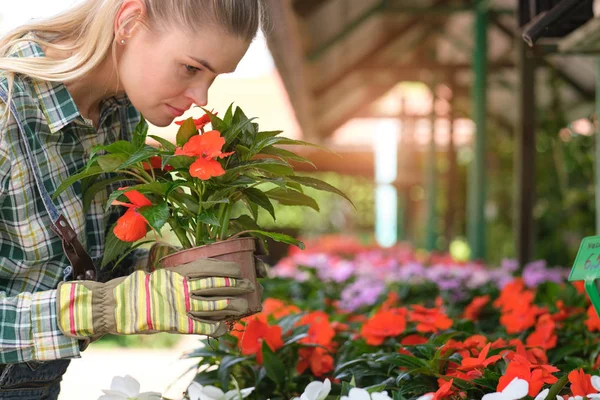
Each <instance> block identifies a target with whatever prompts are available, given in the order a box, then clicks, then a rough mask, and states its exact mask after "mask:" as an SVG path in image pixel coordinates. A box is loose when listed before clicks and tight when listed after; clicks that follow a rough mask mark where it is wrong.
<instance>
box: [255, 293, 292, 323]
mask: <svg viewBox="0 0 600 400" xmlns="http://www.w3.org/2000/svg"><path fill="white" fill-rule="evenodd" d="M262 307H263V309H262V312H261V314H264V315H266V316H273V318H275V319H281V318H283V317H285V316H287V315H290V314H299V313H300V312H301V310H300V308H299V307H298V306H295V305H287V304H285V303H284V302H283V301H281V300H278V299H273V298H267V299H265V300H264V301H263V303H262Z"/></svg>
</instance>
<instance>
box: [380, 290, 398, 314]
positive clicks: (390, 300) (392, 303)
mask: <svg viewBox="0 0 600 400" xmlns="http://www.w3.org/2000/svg"><path fill="white" fill-rule="evenodd" d="M399 300H400V297H399V296H398V293H396V292H389V293H388V295H387V298H386V299H385V301H384V302H383V304H382V305H381V309H382V310H389V309H391V308H394V307H396V306H397V305H398V302H399Z"/></svg>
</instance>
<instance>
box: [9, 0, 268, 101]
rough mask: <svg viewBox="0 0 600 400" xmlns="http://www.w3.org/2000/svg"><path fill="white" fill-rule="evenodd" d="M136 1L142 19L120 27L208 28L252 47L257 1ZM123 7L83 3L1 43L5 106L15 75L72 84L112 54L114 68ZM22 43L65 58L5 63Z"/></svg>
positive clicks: (259, 13) (116, 2) (104, 0)
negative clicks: (61, 53) (62, 53)
mask: <svg viewBox="0 0 600 400" xmlns="http://www.w3.org/2000/svg"><path fill="white" fill-rule="evenodd" d="M141 1H142V2H143V3H144V5H145V8H146V13H145V15H143V16H139V17H138V18H132V19H130V20H128V21H125V23H124V24H123V26H125V25H127V24H128V23H129V22H132V21H133V19H136V20H137V21H138V22H140V23H142V24H143V25H144V26H145V27H146V28H148V29H150V30H151V31H153V32H160V31H164V30H166V29H169V28H171V27H183V28H184V29H186V30H187V31H189V32H194V31H195V30H196V29H195V28H197V27H206V26H207V25H208V26H210V27H212V28H216V29H222V30H223V31H224V32H226V33H229V34H233V35H235V36H237V37H239V38H242V39H245V40H248V41H251V40H252V39H253V38H254V37H255V36H256V33H257V31H258V29H259V26H260V24H261V19H262V18H263V17H264V8H263V7H262V6H261V4H260V3H261V0H141ZM122 3H123V0H83V1H82V2H81V3H79V4H77V5H76V6H74V7H73V8H71V9H69V10H67V11H65V12H63V13H61V14H58V15H56V16H54V17H52V18H49V19H45V20H40V21H34V22H30V23H28V24H26V25H22V26H20V27H18V28H16V29H14V30H13V31H11V32H9V33H8V34H7V35H6V36H4V37H2V38H0V73H3V74H4V75H5V76H6V77H7V80H8V86H9V100H10V99H11V98H12V90H13V84H14V78H15V75H16V74H22V75H25V76H28V77H31V78H33V79H38V80H45V81H50V82H68V81H74V80H77V79H78V78H81V77H82V76H84V75H85V74H87V73H88V72H90V71H91V70H93V69H94V68H95V67H96V66H98V65H99V64H100V63H101V62H102V61H103V60H105V58H106V57H107V56H108V53H109V50H110V49H111V48H112V49H113V51H112V57H113V62H115V63H116V52H115V49H116V46H113V44H115V42H116V40H117V39H116V36H115V34H114V21H115V18H116V16H117V13H118V11H119V9H120V7H121V5H122ZM28 32H34V33H35V36H34V37H33V38H29V39H26V38H23V36H24V35H26V34H27V33H28ZM26 40H33V41H35V42H36V43H38V44H39V45H40V46H46V47H47V48H49V49H55V50H59V51H65V52H67V53H70V56H69V57H67V58H65V59H63V60H55V59H48V58H46V57H24V58H19V57H9V54H10V52H11V50H12V49H13V47H14V46H15V45H16V44H18V43H19V42H21V41H26ZM57 42H61V43H63V44H58V43H57ZM7 110H8V107H7Z"/></svg>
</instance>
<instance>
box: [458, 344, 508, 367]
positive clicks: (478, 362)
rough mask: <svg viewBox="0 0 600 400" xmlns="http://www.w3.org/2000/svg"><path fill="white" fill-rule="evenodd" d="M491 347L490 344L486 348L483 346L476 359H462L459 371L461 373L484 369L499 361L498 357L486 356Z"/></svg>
mask: <svg viewBox="0 0 600 400" xmlns="http://www.w3.org/2000/svg"><path fill="white" fill-rule="evenodd" d="M491 346H492V344H491V343H488V344H487V346H485V347H484V348H483V350H482V351H481V353H479V356H478V357H477V358H473V357H465V358H463V359H462V361H461V363H460V367H459V369H460V370H461V371H468V370H470V369H477V368H485V367H487V366H488V365H490V364H493V363H495V362H496V361H498V360H499V359H500V356H499V355H495V356H491V357H488V356H487V355H488V352H489V351H490V347H491Z"/></svg>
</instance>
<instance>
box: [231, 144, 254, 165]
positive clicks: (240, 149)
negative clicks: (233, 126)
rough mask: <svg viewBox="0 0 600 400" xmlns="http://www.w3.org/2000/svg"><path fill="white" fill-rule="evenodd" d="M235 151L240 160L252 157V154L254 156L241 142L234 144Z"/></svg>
mask: <svg viewBox="0 0 600 400" xmlns="http://www.w3.org/2000/svg"><path fill="white" fill-rule="evenodd" d="M235 153H236V154H237V156H238V158H239V159H240V160H242V161H246V160H249V159H251V158H252V156H254V154H253V153H252V151H251V150H250V149H249V148H247V147H246V146H244V145H242V144H238V145H237V146H235Z"/></svg>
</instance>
